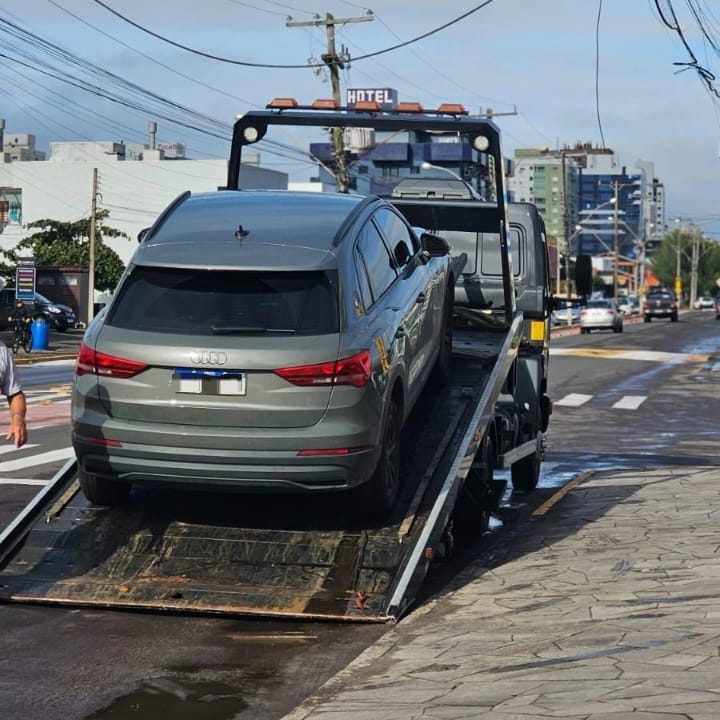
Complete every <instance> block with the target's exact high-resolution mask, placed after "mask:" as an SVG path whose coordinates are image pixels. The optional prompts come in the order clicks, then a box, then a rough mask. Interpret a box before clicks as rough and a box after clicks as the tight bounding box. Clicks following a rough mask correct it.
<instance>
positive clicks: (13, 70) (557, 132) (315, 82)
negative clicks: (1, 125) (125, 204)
mask: <svg viewBox="0 0 720 720" xmlns="http://www.w3.org/2000/svg"><path fill="white" fill-rule="evenodd" d="M102 3H104V4H105V5H107V6H108V7H109V8H111V9H112V10H114V11H116V12H117V13H119V14H120V15H123V16H125V17H126V18H127V19H128V20H131V21H132V22H133V23H136V24H138V25H141V26H143V27H145V28H147V29H148V30H150V31H152V32H153V33H156V34H157V35H161V36H164V37H165V38H167V39H169V40H171V41H173V42H174V43H177V44H179V45H185V46H187V47H189V48H192V49H194V50H197V51H199V52H203V53H208V54H211V55H216V56H218V57H222V58H226V59H229V60H234V61H240V62H244V63H256V64H260V65H299V66H307V65H308V61H309V59H310V58H315V59H316V60H318V59H319V58H320V56H321V55H322V53H324V52H326V50H327V39H326V35H325V30H324V28H311V27H288V26H287V24H286V23H287V20H288V16H290V17H292V19H293V20H296V21H308V20H312V19H313V18H314V17H315V16H316V14H317V15H319V16H321V17H324V16H325V13H328V12H330V13H332V14H333V15H334V16H335V18H336V19H337V20H338V21H339V20H342V19H344V18H359V17H372V20H371V21H364V22H349V23H346V24H341V25H338V28H337V37H336V42H337V46H338V49H340V48H341V46H344V47H345V48H347V51H348V52H349V54H350V58H351V62H350V66H349V68H347V69H345V70H344V71H343V73H342V86H343V91H344V90H345V89H346V88H348V87H351V88H368V87H392V88H395V89H397V91H398V94H399V97H400V99H401V100H417V101H419V102H421V103H422V104H423V105H424V106H425V107H431V108H432V107H436V106H437V105H438V104H440V103H441V102H461V103H463V104H464V105H465V107H466V108H467V109H468V110H469V111H470V112H479V111H481V110H482V111H485V110H486V109H487V108H492V109H493V112H494V114H495V121H496V123H497V124H498V125H499V127H500V129H501V131H502V136H503V144H504V153H505V155H506V156H512V153H513V151H514V149H515V148H518V147H523V148H532V147H537V148H539V147H543V146H548V147H553V148H554V147H563V146H565V145H574V144H575V143H576V142H591V143H592V144H593V145H596V146H601V147H602V146H604V147H607V148H612V149H613V150H614V151H615V152H616V154H617V156H618V158H619V162H620V165H621V166H625V167H626V168H627V171H628V173H630V174H632V173H634V172H636V169H635V163H636V162H637V161H638V160H643V161H649V162H653V163H654V165H655V176H656V177H657V178H658V179H659V180H660V182H662V183H664V185H665V189H666V200H667V214H666V220H667V223H668V225H669V226H670V227H672V226H673V221H674V220H675V218H682V219H683V222H684V223H687V222H693V223H695V224H698V225H700V226H701V227H702V228H703V230H704V232H705V234H706V235H708V236H709V237H715V238H720V206H719V199H720V81H717V82H713V81H714V73H717V74H718V75H720V50H716V49H715V48H720V6H718V3H717V0H657V5H656V2H655V0H489V1H488V0H486V2H485V3H481V2H479V0H475V1H473V0H447V1H446V2H437V0H368V5H365V4H364V3H362V2H350V1H349V0H323V2H318V1H316V0H287V2H284V1H282V2H281V1H280V0H243V1H241V0H203V2H201V3H199V2H197V0H173V2H172V3H159V2H151V1H150V2H149V1H148V0H102ZM479 5H484V7H480V8H479V9H477V10H476V11H475V12H471V11H473V10H474V9H475V8H477V7H478V6H479ZM658 5H659V7H660V8H661V9H662V11H663V13H664V15H665V17H666V18H670V19H672V18H671V11H672V12H674V15H675V17H676V19H677V23H678V26H679V28H680V33H678V32H676V31H675V30H672V29H670V28H668V27H666V25H665V24H664V23H663V22H662V21H661V17H660V14H659V12H658V7H657V6H658ZM713 6H715V10H713ZM368 10H372V15H369V14H368ZM466 13H467V17H465V18H464V19H461V20H459V21H458V22H455V23H453V24H451V25H450V26H449V27H447V28H445V29H442V30H440V31H439V32H436V33H434V34H432V35H430V36H429V37H427V38H425V39H422V40H419V41H418V42H414V43H412V44H409V45H406V46H405V47H402V48H398V49H396V50H392V51H390V52H386V53H383V54H380V55H377V56H375V57H370V58H365V59H362V58H360V56H362V55H365V54H369V53H374V52H377V51H379V50H384V49H386V48H389V47H391V46H394V45H397V44H399V43H403V42H406V41H408V40H412V39H413V38H415V37H417V36H420V35H423V34H425V33H428V32H429V31H432V30H434V29H436V28H439V27H440V26H442V25H444V24H446V23H449V22H450V21H452V20H454V19H455V18H458V17H459V16H461V15H464V14H466ZM697 17H699V18H700V20H701V23H699V22H698V19H697ZM8 23H11V24H12V25H8ZM13 25H14V26H19V27H20V28H21V29H22V30H23V31H25V32H26V31H29V32H30V33H32V34H34V35H35V36H37V37H39V38H41V39H42V40H44V41H47V42H48V43H50V44H51V46H52V47H51V46H46V51H41V50H40V49H38V44H37V42H36V43H35V44H34V45H33V46H31V45H29V44H28V43H27V35H26V34H25V33H22V34H21V37H18V33H17V29H16V28H14V27H12V26H13ZM703 30H704V33H703ZM11 33H12V34H11ZM681 36H682V37H681ZM57 46H59V47H61V48H63V49H65V50H68V51H70V52H71V53H73V54H74V55H75V56H76V57H78V58H80V59H81V60H83V61H86V62H87V63H90V64H92V65H93V66H96V70H95V72H96V73H97V72H102V71H109V72H111V73H113V74H114V76H112V77H110V76H107V75H106V76H104V77H103V76H102V75H97V74H95V75H92V74H86V73H85V71H84V70H82V69H81V68H79V67H78V66H77V65H75V66H73V65H70V64H68V61H67V60H66V59H63V57H62V56H61V55H59V54H58V53H57V50H56V48H57ZM691 53H692V56H691ZM0 55H2V56H4V57H0V83H2V86H3V87H4V91H3V90H0V117H4V118H5V119H6V123H7V132H30V133H33V134H35V135H36V136H37V138H38V147H39V149H47V147H48V143H49V142H51V141H62V140H125V141H127V142H131V141H132V142H143V141H144V140H146V139H147V123H148V121H149V120H155V121H157V123H158V141H161V142H183V143H184V144H185V145H186V146H187V148H188V155H189V156H191V157H198V158H207V157H215V158H226V157H227V155H228V151H229V137H230V129H231V123H232V120H233V118H234V117H235V116H236V115H237V114H239V113H243V112H246V111H248V110H251V109H255V108H259V107H263V106H264V105H265V104H266V103H267V102H268V101H269V100H270V99H271V98H273V97H287V96H292V97H296V98H298V100H299V101H300V102H302V103H309V102H312V100H314V99H315V98H318V97H330V96H331V88H330V84H329V82H328V81H327V78H326V77H325V75H326V73H324V72H322V73H319V74H318V73H316V72H314V71H313V69H312V68H309V67H297V68H263V67H248V66H246V65H241V64H236V63H229V62H221V61H220V60H217V59H210V58H207V57H201V56H200V55H198V54H196V53H191V52H188V51H186V50H183V49H180V48H178V47H176V46H174V45H171V44H169V43H167V42H165V41H163V40H161V39H160V38H158V37H153V36H151V35H150V34H148V33H146V32H143V31H142V30H140V29H139V28H137V27H134V26H133V25H132V24H130V23H128V22H126V21H125V20H122V19H121V18H119V17H117V15H115V14H113V13H112V12H110V11H109V10H108V9H107V8H105V7H102V4H101V2H100V0H0ZM353 58H358V59H353ZM692 58H694V59H695V61H696V62H697V67H699V68H701V69H703V70H705V71H707V72H708V73H713V75H708V74H705V76H704V77H705V78H706V81H703V79H702V77H701V76H700V74H699V72H697V71H696V70H695V69H694V68H689V67H688V66H687V64H686V63H688V62H690V61H691V60H692ZM18 61H19V62H18ZM39 63H42V66H41V67H40V70H41V72H39V71H38V70H37V68H38V64H39ZM677 63H680V64H677ZM98 68H99V70H98ZM62 73H66V75H65V77H66V78H70V79H71V80H72V79H73V78H75V79H78V80H80V79H90V80H91V81H92V82H93V83H94V84H95V91H94V92H93V93H88V92H87V91H85V90H83V89H81V88H79V87H75V86H74V85H72V84H68V83H66V82H62V81H61V80H60V79H58V78H59V77H60V76H61V74H62ZM123 80H125V81H129V82H130V83H134V84H135V86H136V87H135V88H134V89H130V88H129V87H128V86H127V85H126V86H125V87H124V88H123V87H121V86H120V85H119V83H120V82H122V81H123ZM708 83H709V84H710V87H708ZM78 84H79V83H78ZM137 86H139V87H140V89H142V90H148V91H151V92H152V93H154V94H155V95H156V96H159V97H160V98H161V99H169V100H170V101H172V102H173V103H175V104H176V106H182V108H187V109H188V110H192V111H196V113H201V114H202V115H203V116H205V118H200V119H199V118H198V115H197V114H190V113H189V112H188V111H186V110H183V109H180V108H179V107H174V108H170V109H168V106H167V105H165V104H162V105H160V104H159V101H158V104H155V105H153V101H147V96H145V97H144V99H143V100H142V107H141V108H140V109H137V107H136V106H137V105H139V104H140V102H139V101H138V98H139V97H140V96H139V95H138V94H137V93H138V92H139V91H138V89H137ZM713 89H714V90H715V91H716V92H717V93H718V95H714V94H713V92H712V90H713ZM103 94H111V95H113V97H114V98H115V101H112V100H110V99H107V98H105V97H102V95H103ZM118 99H120V102H118ZM128 105H132V106H134V107H128ZM161 115H164V117H163V116H161ZM179 123H181V124H179ZM277 139H278V140H279V141H281V142H283V143H284V144H286V145H292V146H295V147H298V146H305V145H306V142H307V140H306V139H305V138H304V137H302V136H298V135H296V136H292V135H286V136H283V137H277ZM276 150H277V148H276ZM281 154H282V155H284V157H280V156H278V155H275V154H271V152H270V151H268V152H267V153H266V152H263V153H262V164H263V165H266V166H268V167H274V168H276V169H279V170H283V171H285V172H289V173H290V174H291V179H298V180H302V179H307V178H309V177H310V175H313V174H315V171H314V170H313V168H312V167H310V166H308V165H306V164H302V163H301V162H300V160H298V156H297V155H296V154H293V155H292V156H290V157H288V156H287V153H286V152H282V153H281Z"/></svg>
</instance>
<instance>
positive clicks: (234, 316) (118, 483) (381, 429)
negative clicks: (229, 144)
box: [72, 191, 454, 513]
mask: <svg viewBox="0 0 720 720" xmlns="http://www.w3.org/2000/svg"><path fill="white" fill-rule="evenodd" d="M453 285H454V277H453V274H452V265H451V262H450V256H449V245H448V243H447V242H446V241H445V240H443V239H442V238H440V237H438V236H435V235H432V234H429V233H424V234H417V233H416V232H415V231H414V230H413V229H412V228H411V227H410V226H409V225H408V223H407V222H406V220H405V219H404V218H403V216H402V215H400V213H399V212H398V211H397V210H396V209H395V208H394V207H393V206H392V205H391V204H390V203H389V202H388V201H386V200H383V199H380V198H378V197H367V198H364V197H360V196H354V195H344V194H329V193H297V192H289V191H218V192H212V193H204V194H192V195H191V194H190V193H185V194H184V195H182V196H180V197H179V198H178V199H177V200H176V201H175V202H174V203H172V204H171V205H170V206H169V207H168V208H167V209H166V210H165V211H164V212H163V214H162V215H160V217H159V218H158V219H157V221H156V222H155V224H154V225H153V226H152V227H151V228H150V229H149V231H147V232H146V233H144V234H143V235H142V238H141V242H140V244H139V246H138V248H137V249H136V251H135V254H134V256H133V258H132V260H131V262H130V263H129V265H128V268H127V270H126V272H125V274H124V276H123V278H122V279H121V281H120V283H119V285H118V288H117V290H116V292H115V293H114V295H113V298H112V300H111V301H110V303H109V305H108V307H107V308H106V309H105V310H104V311H103V313H101V315H99V316H98V317H97V318H95V320H94V321H93V322H92V324H91V325H90V326H89V327H88V329H87V331H86V333H85V337H84V339H83V343H82V346H81V349H80V352H79V356H78V361H77V367H76V376H75V381H74V385H73V394H72V442H73V446H74V448H75V452H76V454H77V458H78V462H79V479H80V484H81V486H82V489H83V491H84V493H85V495H86V496H87V498H88V499H89V500H90V501H91V502H93V503H96V504H100V505H113V504H117V503H121V502H123V501H124V500H125V499H126V497H127V495H128V492H129V491H130V489H131V487H132V485H133V484H148V485H166V486H169V487H170V486H176V487H177V486H186V487H190V488H194V489H197V488H213V489H218V488H225V489H239V490H244V491H260V492H272V491H283V492H306V493H308V492H310V493H312V492H328V491H349V493H350V496H351V497H352V498H353V501H355V496H356V497H357V502H358V503H359V504H360V505H361V506H362V507H363V508H364V510H365V511H367V512H373V513H384V512H387V511H389V510H390V509H391V508H392V506H393V504H394V501H395V498H396V496H397V493H398V487H399V442H400V430H401V427H402V424H403V422H404V420H405V419H406V417H407V416H408V414H409V412H410V410H411V408H412V407H413V405H414V403H415V401H416V400H417V398H418V396H419V395H420V393H421V392H422V390H423V388H424V387H425V385H426V384H427V382H428V381H432V382H435V383H437V384H439V385H442V383H443V382H444V380H445V378H446V375H447V372H448V364H449V358H450V353H451V346H452V315H453Z"/></svg>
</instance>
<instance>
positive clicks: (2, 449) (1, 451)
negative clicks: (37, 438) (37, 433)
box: [0, 444, 37, 455]
mask: <svg viewBox="0 0 720 720" xmlns="http://www.w3.org/2000/svg"><path fill="white" fill-rule="evenodd" d="M34 447H37V445H30V444H28V445H23V450H29V449H30V448H34ZM19 449H20V448H16V447H15V446H14V445H0V455H7V453H10V452H15V451H16V450H19Z"/></svg>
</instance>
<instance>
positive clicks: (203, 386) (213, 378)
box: [173, 368, 247, 395]
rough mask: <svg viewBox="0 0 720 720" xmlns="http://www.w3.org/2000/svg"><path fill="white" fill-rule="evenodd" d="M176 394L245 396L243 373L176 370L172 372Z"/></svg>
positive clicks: (234, 371) (233, 371)
mask: <svg viewBox="0 0 720 720" xmlns="http://www.w3.org/2000/svg"><path fill="white" fill-rule="evenodd" d="M173 380H174V381H175V384H176V385H175V389H176V392H178V393H184V394H185V393H187V394H192V395H245V394H246V392H247V390H246V384H245V373H243V372H240V371H238V370H195V369H193V368H176V369H175V371H174V372H173Z"/></svg>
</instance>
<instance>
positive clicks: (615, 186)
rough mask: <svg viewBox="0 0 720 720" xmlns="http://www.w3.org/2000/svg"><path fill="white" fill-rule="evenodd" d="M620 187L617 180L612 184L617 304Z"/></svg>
mask: <svg viewBox="0 0 720 720" xmlns="http://www.w3.org/2000/svg"><path fill="white" fill-rule="evenodd" d="M619 185H620V183H618V181H617V180H615V181H614V182H613V183H612V187H613V197H614V198H615V202H614V203H613V298H614V299H615V302H617V296H618V269H619V268H618V261H619V259H620V238H619V232H620V228H619V222H618V204H619V198H618V191H619Z"/></svg>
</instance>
